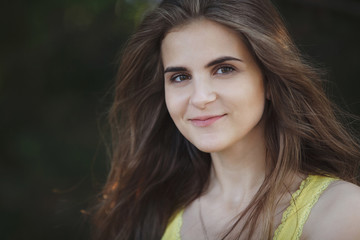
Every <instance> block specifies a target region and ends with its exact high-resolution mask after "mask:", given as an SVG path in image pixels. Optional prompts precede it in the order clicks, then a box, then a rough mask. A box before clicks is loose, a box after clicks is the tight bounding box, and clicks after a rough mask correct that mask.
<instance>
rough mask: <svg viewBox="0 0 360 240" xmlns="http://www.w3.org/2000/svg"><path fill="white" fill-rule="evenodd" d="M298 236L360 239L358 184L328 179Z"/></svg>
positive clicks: (359, 196)
mask: <svg viewBox="0 0 360 240" xmlns="http://www.w3.org/2000/svg"><path fill="white" fill-rule="evenodd" d="M302 239H328V240H331V239H342V240H352V239H360V187H359V186H357V185H355V184H352V183H349V182H345V181H341V180H339V181H335V182H333V183H331V184H330V186H329V187H328V188H327V189H326V190H325V191H324V193H323V194H322V195H321V196H320V198H319V201H318V202H317V203H316V204H315V206H314V207H313V209H312V211H311V213H310V215H309V218H308V221H307V222H306V224H305V225H304V229H303V237H302Z"/></svg>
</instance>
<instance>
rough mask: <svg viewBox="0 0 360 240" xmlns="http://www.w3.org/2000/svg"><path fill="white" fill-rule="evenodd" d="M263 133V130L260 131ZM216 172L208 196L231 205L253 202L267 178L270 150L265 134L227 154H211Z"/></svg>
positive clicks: (253, 138) (244, 142) (230, 150)
mask: <svg viewBox="0 0 360 240" xmlns="http://www.w3.org/2000/svg"><path fill="white" fill-rule="evenodd" d="M257 131H260V133H261V129H258V130H257ZM211 157H212V172H211V178H210V185H209V189H208V194H211V195H213V197H220V198H221V199H222V200H223V201H225V202H228V203H230V204H236V205H239V203H241V202H244V201H245V202H250V201H251V199H252V197H253V196H254V194H255V193H256V192H257V191H258V189H259V187H260V186H261V184H262V183H263V180H264V178H265V169H266V161H265V158H266V149H265V141H264V137H263V134H252V135H251V137H248V138H246V141H242V142H239V143H238V144H236V146H233V147H232V148H231V149H227V150H226V151H222V152H216V153H211Z"/></svg>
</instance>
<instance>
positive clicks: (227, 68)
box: [216, 66, 235, 74]
mask: <svg viewBox="0 0 360 240" xmlns="http://www.w3.org/2000/svg"><path fill="white" fill-rule="evenodd" d="M234 70H235V69H234V68H233V67H230V66H223V67H220V68H219V69H217V70H216V74H227V73H231V72H233V71H234Z"/></svg>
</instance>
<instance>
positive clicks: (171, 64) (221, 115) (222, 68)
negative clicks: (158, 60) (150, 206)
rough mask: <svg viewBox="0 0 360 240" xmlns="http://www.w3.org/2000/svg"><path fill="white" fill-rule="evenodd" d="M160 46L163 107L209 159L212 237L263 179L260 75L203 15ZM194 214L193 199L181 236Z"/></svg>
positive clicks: (195, 231) (236, 40)
mask: <svg viewBox="0 0 360 240" xmlns="http://www.w3.org/2000/svg"><path fill="white" fill-rule="evenodd" d="M161 50H162V60H163V65H164V70H165V75H164V81H165V82H164V84H165V100H166V105H167V108H168V110H169V113H170V115H171V117H172V119H173V121H174V123H175V124H176V126H177V127H178V129H179V130H180V132H181V133H182V134H183V135H184V136H185V137H186V138H187V139H188V140H189V141H190V142H192V143H193V144H194V145H195V146H196V147H197V148H199V149H200V150H202V151H205V152H209V153H210V154H211V157H212V163H213V169H212V173H211V179H210V186H209V189H208V191H207V193H206V194H204V195H203V196H202V197H201V201H202V208H203V212H204V219H206V221H207V222H206V223H205V224H206V225H207V229H209V230H208V231H209V235H210V236H213V237H214V238H216V235H217V234H219V233H221V232H223V230H224V229H226V224H227V223H228V221H230V220H231V218H232V217H234V216H235V215H234V213H238V212H239V211H241V210H242V209H244V208H245V207H246V206H247V204H248V203H249V202H250V200H251V198H252V197H253V195H254V194H255V193H256V191H257V190H258V188H259V186H260V184H261V183H262V181H263V178H264V173H265V144H264V136H263V133H264V129H263V124H262V121H261V120H262V115H263V112H264V107H265V101H266V97H265V96H266V94H265V87H264V81H263V75H262V72H261V70H260V68H259V67H258V66H257V64H256V62H255V60H254V59H253V57H252V56H251V54H250V52H249V51H248V49H247V47H246V45H245V44H244V43H243V42H242V40H241V39H240V37H239V36H238V35H237V34H236V33H235V32H233V31H232V30H229V29H227V28H225V27H223V26H222V25H219V24H217V23H214V22H211V21H208V20H198V21H195V22H192V23H190V24H188V25H185V26H182V27H179V28H175V29H173V30H172V31H171V32H170V33H168V34H167V35H166V37H165V38H164V40H163V42H162V48H161ZM224 58H231V59H227V60H225V61H224ZM215 61H216V63H214V62H215ZM209 117H213V118H209ZM197 217H198V207H196V202H194V204H192V205H191V206H189V207H188V208H187V209H186V211H185V214H184V229H186V228H187V225H189V226H190V227H189V228H188V229H187V230H184V232H185V233H184V236H185V239H193V237H194V239H198V237H199V234H201V226H199V222H200V221H199V219H198V218H197ZM219 219H224V220H225V219H226V220H225V221H222V223H223V224H219V221H218V220H219ZM193 223H194V224H193Z"/></svg>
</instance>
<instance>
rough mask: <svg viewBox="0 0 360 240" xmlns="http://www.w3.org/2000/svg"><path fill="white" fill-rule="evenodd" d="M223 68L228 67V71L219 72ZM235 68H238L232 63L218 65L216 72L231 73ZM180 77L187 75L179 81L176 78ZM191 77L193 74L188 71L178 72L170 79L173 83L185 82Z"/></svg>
mask: <svg viewBox="0 0 360 240" xmlns="http://www.w3.org/2000/svg"><path fill="white" fill-rule="evenodd" d="M221 69H222V70H224V69H228V71H225V72H224V73H217V72H218V71H219V70H221ZM235 70H236V69H235V68H234V67H233V66H231V65H221V66H219V67H217V68H216V69H215V71H214V74H222V75H226V74H230V73H232V72H234V71H235ZM178 77H186V79H183V80H180V81H178V80H176V78H178ZM189 79H191V76H190V75H189V74H187V73H178V74H175V75H174V76H172V77H171V78H170V81H171V82H173V83H181V82H183V81H185V80H189Z"/></svg>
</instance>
